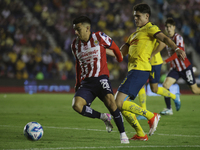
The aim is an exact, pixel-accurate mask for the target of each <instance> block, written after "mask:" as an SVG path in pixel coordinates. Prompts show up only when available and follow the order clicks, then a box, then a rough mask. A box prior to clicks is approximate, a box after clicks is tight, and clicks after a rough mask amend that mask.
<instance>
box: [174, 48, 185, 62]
mask: <svg viewBox="0 0 200 150" xmlns="http://www.w3.org/2000/svg"><path fill="white" fill-rule="evenodd" d="M176 54H177V55H178V57H179V58H180V59H182V60H185V57H186V53H185V52H184V51H182V50H181V49H177V50H176Z"/></svg>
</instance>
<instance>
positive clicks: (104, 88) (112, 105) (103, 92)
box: [97, 76, 129, 143]
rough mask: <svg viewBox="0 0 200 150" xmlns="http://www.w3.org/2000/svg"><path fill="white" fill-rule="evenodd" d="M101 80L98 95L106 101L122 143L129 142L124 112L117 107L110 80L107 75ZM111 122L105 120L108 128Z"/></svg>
mask: <svg viewBox="0 0 200 150" xmlns="http://www.w3.org/2000/svg"><path fill="white" fill-rule="evenodd" d="M99 81H100V82H99V87H100V88H99V92H98V94H97V96H98V97H99V98H100V99H101V100H102V101H103V102H104V104H105V106H106V107H107V108H108V110H109V111H110V113H111V115H112V116H113V119H114V121H115V124H116V126H117V128H118V131H119V132H120V139H121V143H129V140H128V137H127V135H126V133H125V129H124V123H123V118H122V114H121V112H120V110H119V109H118V108H117V105H116V102H115V99H114V96H113V91H112V88H111V84H110V81H109V79H108V77H107V76H103V78H102V79H100V80H99ZM109 123H110V122H109V121H106V122H105V124H106V127H107V128H110V126H109V125H110V124H109Z"/></svg>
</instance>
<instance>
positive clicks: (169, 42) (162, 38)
mask: <svg viewBox="0 0 200 150" xmlns="http://www.w3.org/2000/svg"><path fill="white" fill-rule="evenodd" d="M155 37H156V39H158V40H160V41H162V42H164V43H165V44H167V45H168V46H169V47H171V48H172V49H174V50H175V52H176V54H177V55H178V56H179V57H180V58H181V59H182V60H185V57H186V54H185V52H184V51H183V50H181V49H180V48H179V47H178V46H177V45H176V44H175V43H174V42H173V41H172V40H171V39H170V38H169V37H167V36H166V35H165V34H163V33H162V32H160V33H158V34H156V35H155Z"/></svg>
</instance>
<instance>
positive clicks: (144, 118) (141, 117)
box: [137, 115, 147, 120]
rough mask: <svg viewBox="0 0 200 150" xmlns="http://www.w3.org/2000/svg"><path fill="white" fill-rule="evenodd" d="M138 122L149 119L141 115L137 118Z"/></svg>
mask: <svg viewBox="0 0 200 150" xmlns="http://www.w3.org/2000/svg"><path fill="white" fill-rule="evenodd" d="M137 120H147V118H146V117H144V116H141V115H139V116H137Z"/></svg>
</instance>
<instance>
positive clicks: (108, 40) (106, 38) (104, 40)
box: [99, 32, 112, 48]
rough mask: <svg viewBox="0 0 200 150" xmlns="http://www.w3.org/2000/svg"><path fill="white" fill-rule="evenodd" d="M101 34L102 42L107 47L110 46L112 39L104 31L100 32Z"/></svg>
mask: <svg viewBox="0 0 200 150" xmlns="http://www.w3.org/2000/svg"><path fill="white" fill-rule="evenodd" d="M99 36H100V38H101V39H102V40H101V41H102V43H101V44H103V45H104V46H105V47H106V48H109V47H110V46H111V44H112V39H111V38H110V37H109V36H108V35H106V34H105V33H103V32H99Z"/></svg>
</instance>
